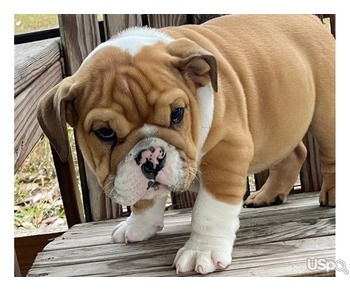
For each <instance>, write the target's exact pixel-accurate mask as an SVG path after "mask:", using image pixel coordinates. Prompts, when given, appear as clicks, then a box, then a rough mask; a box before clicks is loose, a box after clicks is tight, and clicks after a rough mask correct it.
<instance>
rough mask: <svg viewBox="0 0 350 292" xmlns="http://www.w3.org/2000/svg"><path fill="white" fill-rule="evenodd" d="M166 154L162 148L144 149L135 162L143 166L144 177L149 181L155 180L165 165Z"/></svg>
mask: <svg viewBox="0 0 350 292" xmlns="http://www.w3.org/2000/svg"><path fill="white" fill-rule="evenodd" d="M165 158H166V154H165V151H164V149H163V148H162V147H153V146H151V147H149V148H147V149H143V150H141V151H140V152H139V154H138V155H137V156H136V158H135V160H136V163H137V164H138V165H141V170H142V173H143V175H144V176H145V177H146V178H148V179H155V177H156V176H157V174H158V172H159V171H160V170H161V169H162V168H163V167H164V165H165Z"/></svg>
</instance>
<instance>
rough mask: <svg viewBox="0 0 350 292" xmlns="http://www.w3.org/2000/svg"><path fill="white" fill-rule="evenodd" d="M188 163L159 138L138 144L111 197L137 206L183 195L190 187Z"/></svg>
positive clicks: (115, 178) (115, 181)
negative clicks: (162, 198)
mask: <svg viewBox="0 0 350 292" xmlns="http://www.w3.org/2000/svg"><path fill="white" fill-rule="evenodd" d="M185 173H186V171H185V163H184V160H183V159H182V158H181V155H180V152H179V151H178V150H177V149H176V148H175V147H174V146H172V145H170V144H168V143H166V142H165V141H164V140H162V139H159V138H147V139H144V140H142V141H140V142H139V143H137V144H136V145H135V146H134V147H133V148H132V149H131V150H130V152H129V153H128V154H127V155H126V157H125V159H124V160H123V161H122V162H120V163H119V165H118V167H117V171H116V175H115V176H113V184H112V186H111V183H112V182H111V181H110V183H109V185H110V187H109V191H107V194H108V195H109V197H110V198H111V199H112V200H113V201H114V202H116V203H118V204H121V205H126V206H130V205H134V204H135V203H136V202H137V201H139V200H142V199H143V200H151V199H155V198H157V197H161V196H166V195H168V194H169V192H170V191H181V190H183V189H184V187H185V184H186V181H187V180H186V179H185V178H186V175H185Z"/></svg>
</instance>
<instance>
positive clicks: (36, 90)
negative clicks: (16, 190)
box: [14, 61, 63, 172]
mask: <svg viewBox="0 0 350 292" xmlns="http://www.w3.org/2000/svg"><path fill="white" fill-rule="evenodd" d="M62 75H63V72H62V66H61V62H60V61H57V62H56V63H55V64H54V65H52V66H51V67H50V68H48V70H46V71H45V72H44V73H42V74H41V75H40V76H39V77H38V78H37V79H36V80H35V81H34V82H32V83H31V84H30V85H29V86H28V87H27V88H26V89H25V90H23V91H22V92H21V93H20V94H19V95H17V97H16V98H15V101H14V103H15V104H14V125H15V128H14V130H15V133H14V139H15V141H14V153H15V155H14V159H15V160H14V172H16V171H17V170H18V168H19V166H20V165H21V164H22V163H23V161H24V160H25V158H26V157H27V156H28V154H29V153H30V151H31V150H32V148H33V147H34V145H35V144H36V143H37V141H38V140H39V138H40V136H41V135H42V130H41V128H40V126H39V123H38V121H37V119H36V105H37V102H38V100H39V98H40V97H41V96H42V95H43V94H44V93H45V92H46V91H47V90H49V89H50V88H52V87H53V86H55V85H56V84H57V83H58V82H60V81H61V80H62Z"/></svg>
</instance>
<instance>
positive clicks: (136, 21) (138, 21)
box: [103, 14, 142, 39]
mask: <svg viewBox="0 0 350 292" xmlns="http://www.w3.org/2000/svg"><path fill="white" fill-rule="evenodd" d="M103 20H104V27H105V34H106V39H109V38H111V37H112V36H114V35H116V34H117V33H118V32H120V31H122V30H124V29H126V28H128V27H133V26H142V18H141V14H104V15H103Z"/></svg>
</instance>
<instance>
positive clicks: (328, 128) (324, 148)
mask: <svg viewBox="0 0 350 292" xmlns="http://www.w3.org/2000/svg"><path fill="white" fill-rule="evenodd" d="M333 102H334V101H333ZM321 111H323V112H322V115H321ZM334 112H335V111H334V103H333V104H332V103H331V102H328V105H327V106H325V107H324V108H323V109H322V107H321V108H320V109H318V110H316V113H315V116H314V120H313V121H312V124H311V128H310V129H311V132H312V134H313V135H314V137H315V138H316V140H317V142H318V144H319V145H320V148H319V157H320V161H321V172H322V188H321V192H320V206H322V207H335V114H334Z"/></svg>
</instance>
